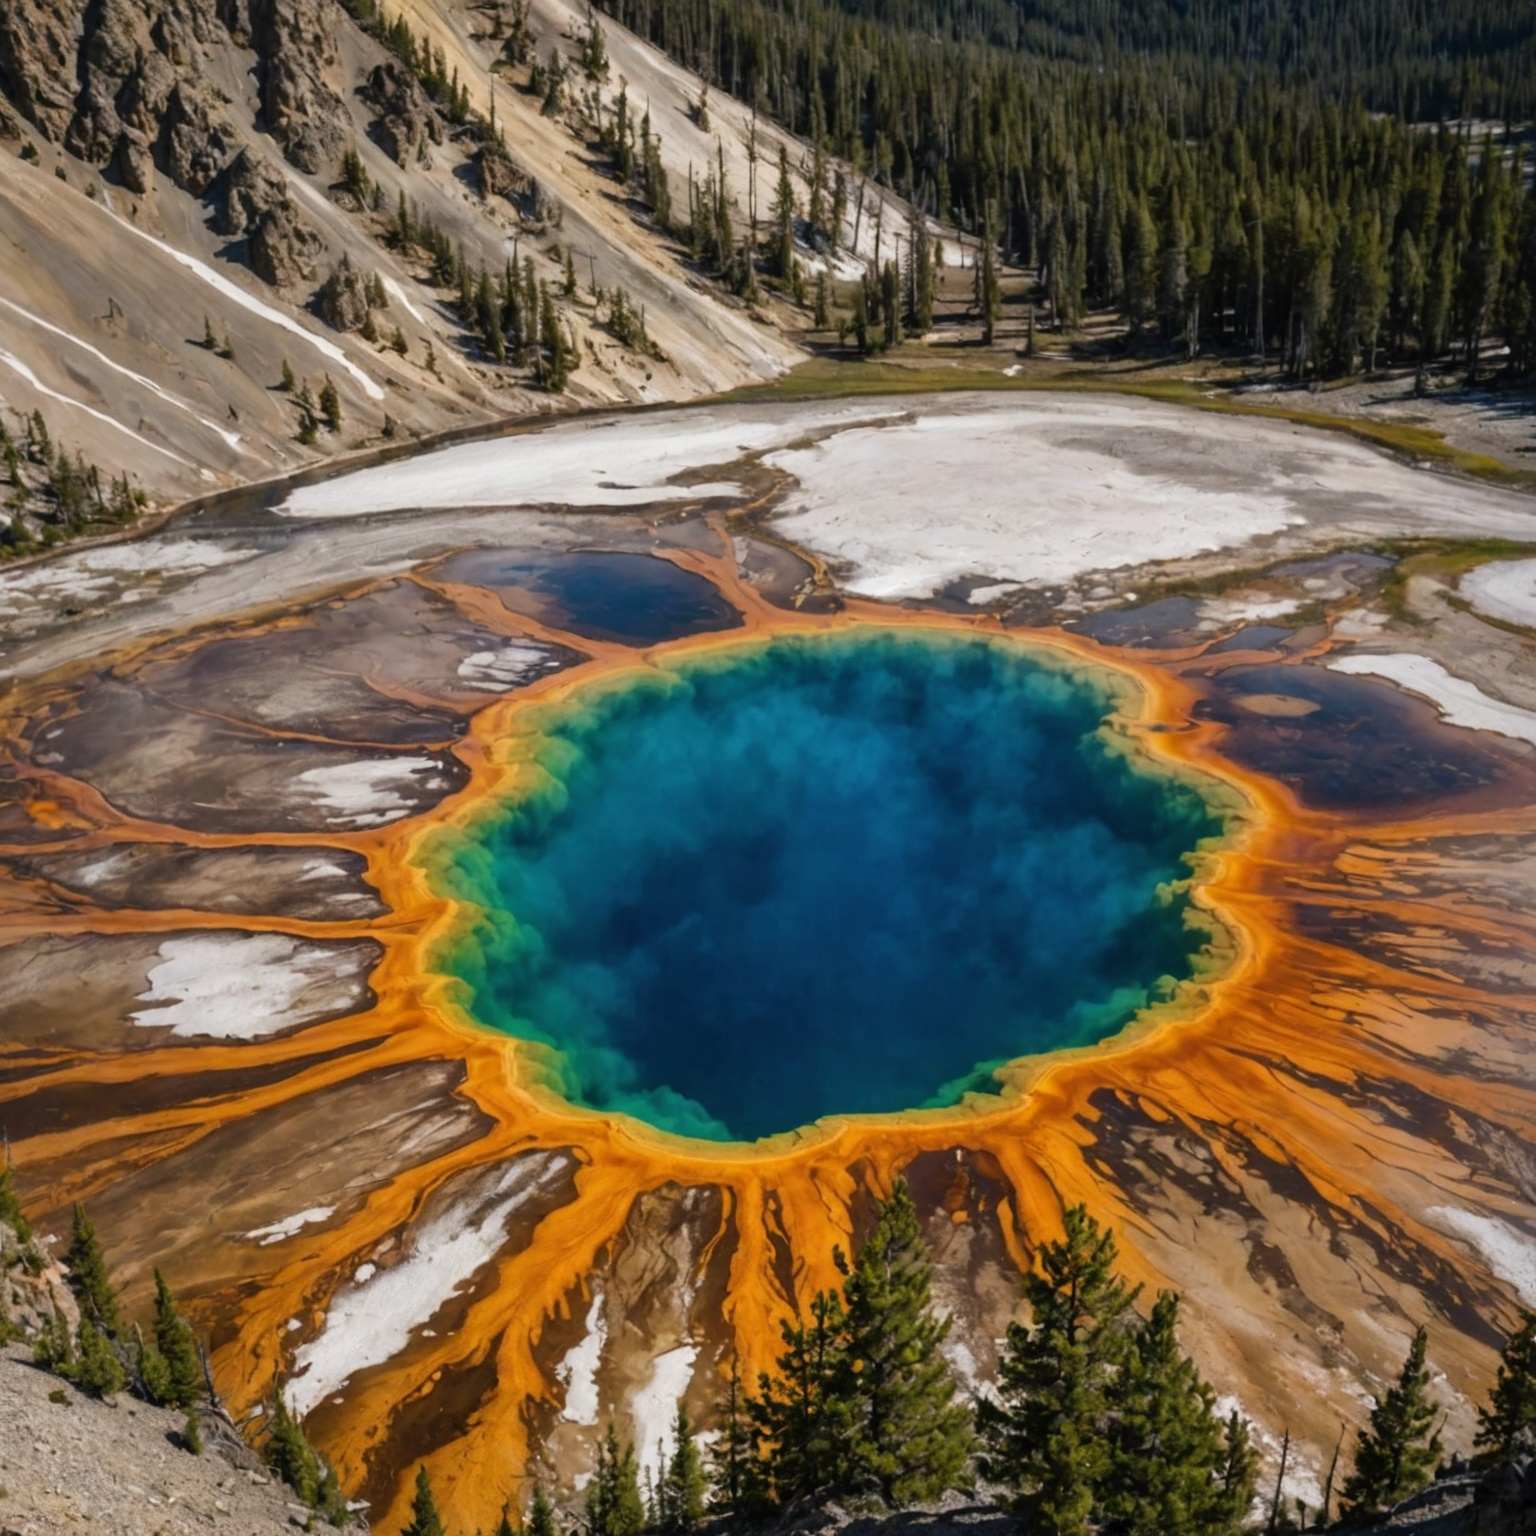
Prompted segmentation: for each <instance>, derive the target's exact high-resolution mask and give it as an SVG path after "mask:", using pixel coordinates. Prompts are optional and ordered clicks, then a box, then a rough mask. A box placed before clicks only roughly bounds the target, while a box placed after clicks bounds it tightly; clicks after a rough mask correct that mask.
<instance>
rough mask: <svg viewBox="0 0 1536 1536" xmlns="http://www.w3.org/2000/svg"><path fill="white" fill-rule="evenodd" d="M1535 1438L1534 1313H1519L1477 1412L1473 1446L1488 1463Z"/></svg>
mask: <svg viewBox="0 0 1536 1536" xmlns="http://www.w3.org/2000/svg"><path fill="white" fill-rule="evenodd" d="M1533 1437H1536V1312H1526V1313H1524V1314H1522V1316H1521V1321H1520V1326H1519V1327H1518V1328H1517V1329H1516V1330H1515V1331H1514V1333H1512V1334H1511V1335H1510V1336H1509V1339H1508V1341H1507V1342H1506V1343H1505V1345H1504V1352H1503V1353H1502V1354H1501V1355H1500V1357H1499V1374H1498V1379H1497V1380H1496V1381H1495V1382H1494V1384H1493V1393H1492V1395H1491V1397H1490V1398H1489V1401H1488V1406H1487V1407H1486V1408H1483V1409H1480V1410H1479V1411H1478V1415H1477V1440H1476V1442H1475V1443H1476V1445H1477V1449H1478V1452H1479V1455H1480V1458H1481V1459H1482V1460H1483V1461H1485V1462H1489V1463H1497V1462H1504V1461H1510V1460H1513V1458H1514V1457H1515V1456H1516V1455H1517V1454H1518V1453H1519V1451H1520V1450H1521V1449H1522V1447H1524V1446H1526V1445H1527V1444H1528V1443H1529V1441H1530V1440H1531V1439H1532V1438H1533Z"/></svg>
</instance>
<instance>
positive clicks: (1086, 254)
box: [605, 0, 1536, 378]
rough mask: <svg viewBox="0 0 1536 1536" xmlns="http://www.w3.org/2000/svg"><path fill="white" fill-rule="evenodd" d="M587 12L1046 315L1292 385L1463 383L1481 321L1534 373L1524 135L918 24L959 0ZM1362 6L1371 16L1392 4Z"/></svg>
mask: <svg viewBox="0 0 1536 1536" xmlns="http://www.w3.org/2000/svg"><path fill="white" fill-rule="evenodd" d="M1384 3H1385V0H1383V4H1384ZM1071 8H1072V7H1071V6H1070V5H1068V4H1066V3H1065V0H1063V4H1062V5H1060V6H1058V9H1071ZM605 9H606V10H608V11H609V13H610V14H612V15H614V16H615V17H617V18H618V19H619V20H620V21H622V22H624V23H625V24H626V25H628V26H631V27H633V28H634V29H635V30H637V31H638V32H639V33H640V34H641V35H642V36H644V37H646V38H647V39H648V40H650V41H651V42H653V43H655V44H657V45H658V46H660V47H661V48H663V49H664V50H665V51H667V52H668V53H670V54H672V55H673V56H674V57H676V58H678V59H679V60H680V61H681V62H683V63H685V64H688V65H690V66H691V67H693V68H695V69H697V70H699V72H700V73H702V74H703V75H704V77H705V79H706V80H713V81H717V82H720V83H721V84H723V85H724V86H725V87H726V88H727V89H729V90H731V91H732V92H733V93H734V94H737V95H740V96H741V97H742V98H743V99H745V100H746V101H748V102H750V103H753V104H754V105H756V106H757V107H758V108H760V109H761V110H762V111H763V112H764V113H766V114H767V115H769V116H771V117H773V118H775V119H777V120H778V121H780V122H781V123H783V124H784V125H785V126H786V127H788V128H790V129H791V130H792V131H793V132H795V133H798V134H800V135H801V136H802V137H804V138H805V139H806V140H807V141H808V142H809V144H810V145H811V146H812V149H811V151H810V154H811V157H812V161H813V164H812V178H813V180H814V179H815V175H816V169H815V167H816V165H817V164H818V163H820V162H822V161H823V160H824V158H825V157H826V156H840V157H842V158H843V159H845V160H846V161H848V162H849V163H850V164H851V165H852V167H853V168H854V181H855V184H856V185H861V184H862V182H863V180H864V179H865V178H868V179H870V180H873V181H874V182H876V183H879V184H881V185H884V186H888V187H890V188H892V189H893V190H894V191H896V192H897V193H899V194H900V195H901V196H903V197H905V198H907V199H909V200H910V201H911V202H912V203H913V204H914V205H915V206H916V207H917V208H918V209H919V210H921V211H922V212H924V213H926V214H929V215H931V216H933V217H935V218H937V219H940V220H942V221H944V222H948V223H953V224H955V225H957V226H958V227H960V228H961V229H963V230H965V231H967V232H969V233H970V234H971V235H973V236H974V237H975V238H976V239H977V241H978V242H979V243H981V244H982V245H984V246H985V247H986V249H987V250H988V251H992V250H994V249H995V251H996V252H997V254H998V255H999V256H1001V258H1002V259H1004V260H1006V261H1009V262H1012V263H1015V264H1017V265H1020V266H1023V267H1026V268H1029V269H1031V270H1033V271H1034V272H1036V273H1037V274H1038V277H1039V285H1040V294H1041V300H1042V303H1043V304H1044V306H1045V310H1046V313H1047V316H1048V318H1049V320H1050V322H1051V323H1052V324H1054V325H1056V326H1058V327H1069V326H1072V325H1075V324H1076V323H1077V322H1078V321H1080V320H1081V319H1082V318H1083V316H1084V315H1085V314H1086V312H1087V311H1088V310H1089V309H1106V308H1109V309H1116V310H1118V311H1119V312H1120V314H1121V315H1122V316H1123V318H1124V319H1125V321H1126V323H1127V325H1128V326H1129V327H1130V329H1131V330H1132V332H1133V333H1136V334H1137V335H1152V334H1156V335H1159V336H1160V337H1161V339H1162V340H1163V341H1164V342H1177V343H1179V344H1181V345H1183V346H1184V347H1186V348H1187V349H1188V350H1189V351H1190V352H1191V353H1193V352H1194V351H1195V350H1196V349H1197V348H1198V347H1200V346H1201V345H1202V344H1215V345H1227V346H1244V347H1246V348H1247V349H1248V350H1249V351H1250V352H1252V353H1255V354H1259V355H1263V356H1265V357H1269V358H1273V359H1278V360H1279V361H1280V362H1281V363H1282V364H1283V366H1284V367H1285V368H1286V369H1287V371H1289V372H1290V373H1291V374H1293V375H1294V376H1296V377H1302V378H1312V377H1330V376H1335V375H1338V374H1342V373H1347V372H1351V371H1354V370H1355V369H1358V368H1361V367H1365V368H1372V367H1374V366H1375V365H1376V364H1377V362H1378V361H1380V360H1383V359H1388V358H1390V359H1391V360H1393V361H1396V362H1403V361H1407V362H1418V363H1422V364H1425V365H1428V364H1431V363H1434V362H1437V361H1439V360H1441V359H1444V358H1446V357H1447V356H1450V355H1452V354H1454V355H1455V356H1457V357H1458V358H1459V359H1461V360H1462V361H1464V362H1465V364H1466V366H1467V369H1468V371H1469V373H1471V374H1472V375H1473V376H1474V377H1476V375H1477V373H1478V369H1479V359H1480V357H1481V355H1482V352H1483V349H1484V345H1485V343H1486V342H1487V340H1488V339H1489V338H1491V337H1493V336H1495V335H1497V336H1499V337H1501V338H1503V339H1504V340H1505V341H1506V342H1507V343H1508V347H1509V358H1508V366H1509V368H1510V369H1511V371H1513V372H1516V373H1521V374H1529V373H1531V372H1533V371H1536V191H1533V190H1532V187H1531V180H1532V178H1531V176H1530V163H1529V155H1528V152H1527V151H1526V149H1525V148H1524V147H1523V146H1522V145H1521V144H1519V143H1514V142H1510V141H1508V140H1507V139H1506V137H1505V136H1504V135H1503V133H1501V132H1487V133H1481V134H1475V135H1473V134H1469V133H1468V132H1466V131H1461V130H1454V129H1444V128H1442V129H1436V128H1433V127H1426V126H1425V125H1424V124H1423V123H1421V122H1418V121H1415V120H1414V118H1413V117H1411V116H1409V115H1407V111H1406V109H1405V112H1404V114H1403V115H1392V114H1391V113H1388V114H1385V115H1383V114H1381V113H1379V112H1376V111H1373V110H1371V108H1370V106H1369V99H1368V98H1363V97H1361V96H1360V95H1358V94H1354V95H1351V94H1349V92H1348V91H1347V90H1346V89H1344V87H1343V86H1342V85H1338V82H1335V84H1336V85H1338V89H1336V90H1334V91H1333V92H1332V93H1323V92H1321V91H1319V90H1313V89H1304V88H1301V87H1299V86H1296V85H1292V84H1287V83H1284V82H1282V81H1280V80H1278V79H1276V78H1274V77H1272V76H1270V75H1266V74H1262V73H1260V74H1258V75H1256V76H1252V77H1250V76H1248V75H1244V74H1241V73H1239V72H1238V71H1236V69H1235V68H1222V69H1205V70H1197V71H1186V70H1183V69H1180V68H1178V67H1175V66H1174V65H1173V64H1170V62H1169V61H1168V60H1167V59H1165V58H1160V57H1157V56H1148V57H1142V58H1135V57H1117V59H1116V60H1115V61H1114V62H1112V63H1110V64H1106V65H1105V66H1104V67H1102V68H1098V69H1092V70H1090V69H1086V68H1083V67H1080V66H1077V65H1073V64H1063V63H1059V62H1056V61H1053V60H1052V59H1050V58H1049V57H1039V56H1035V55H1029V56H1026V55H1024V54H1022V53H1019V52H1015V51H1012V50H1011V49H1009V48H1004V47H999V46H995V45H988V44H984V43H978V42H974V41H957V40H955V39H953V38H952V37H946V36H945V35H944V29H943V28H942V27H939V26H937V25H928V24H926V23H925V24H924V25H923V26H921V27H919V26H918V25H917V22H918V21H919V20H922V19H924V18H927V19H928V20H929V21H934V22H936V21H937V18H938V17H939V16H940V15H941V14H955V12H954V10H953V8H951V7H947V6H946V7H935V6H934V5H933V3H932V0H911V4H910V5H908V6H907V7H906V8H904V10H902V11H899V12H898V13H897V19H896V20H894V21H893V20H878V21H877V20H871V19H868V18H867V17H865V16H864V15H863V14H862V13H860V14H846V12H847V11H849V10H851V9H857V8H856V7H850V6H845V7H835V6H832V5H827V4H818V3H817V0H799V3H797V4H795V5H794V6H793V7H790V6H785V5H780V4H778V3H775V0H746V3H741V0H605ZM1010 9H1012V8H1011V7H1010ZM1080 9H1083V10H1084V11H1085V13H1086V11H1087V8H1086V7H1080ZM1196 9H1197V10H1198V11H1199V12H1200V13H1201V14H1202V15H1203V16H1204V17H1206V19H1207V20H1206V23H1202V25H1205V24H1214V23H1212V22H1211V20H1210V19H1211V16H1212V11H1211V7H1210V6H1209V5H1202V6H1199V7H1196ZM1229 9H1230V10H1232V11H1233V12H1234V13H1235V12H1237V11H1244V12H1245V13H1246V12H1247V11H1249V10H1251V8H1249V7H1233V8H1229ZM1439 9H1444V8H1439ZM880 10H881V15H882V16H884V14H885V8H884V7H881V8H880ZM1449 10H1450V12H1452V13H1457V7H1454V6H1453V7H1450V8H1449ZM930 11H931V12H932V16H930ZM962 14H970V12H969V11H965V12H962ZM1372 14H1373V16H1374V18H1375V19H1374V20H1373V22H1372V23H1371V27H1372V31H1373V33H1374V32H1375V31H1379V30H1381V28H1382V27H1383V26H1384V25H1385V23H1384V21H1383V17H1385V16H1386V14H1387V13H1386V11H1385V10H1382V9H1381V8H1380V7H1379V6H1375V7H1372ZM1459 14H1460V16H1461V22H1460V23H1459V24H1461V25H1462V26H1463V30H1464V31H1465V30H1467V29H1469V28H1470V27H1471V23H1470V21H1469V20H1468V18H1467V15H1466V13H1465V11H1464V10H1462V11H1460V12H1459ZM902 15H905V16H907V17H908V19H909V22H910V25H903V24H902V22H901V20H900V17H901V16H902ZM1522 16H1523V17H1524V19H1523V20H1521V19H1519V18H1517V17H1516V16H1515V14H1514V13H1513V12H1511V14H1510V17H1509V18H1508V25H1507V27H1506V28H1505V32H1504V33H1503V34H1501V33H1500V32H1499V29H1498V24H1497V23H1496V22H1494V21H1492V20H1490V21H1489V22H1488V24H1487V27H1486V28H1485V29H1484V30H1482V31H1480V32H1479V33H1478V35H1479V36H1480V37H1481V38H1482V39H1483V41H1484V44H1485V45H1486V46H1487V47H1488V48H1489V49H1490V50H1491V51H1493V52H1497V51H1498V49H1497V48H1496V47H1495V44H1494V42H1493V41H1492V40H1493V39H1496V38H1498V37H1499V36H1508V37H1511V38H1520V39H1523V40H1524V41H1523V42H1522V44H1521V46H1524V47H1528V48H1529V47H1532V46H1536V45H1533V44H1532V42H1531V38H1532V36H1533V35H1536V20H1533V19H1531V18H1530V16H1529V15H1526V14H1525V13H1522ZM950 30H953V29H952V28H951V29H950ZM1341 35H1346V36H1347V35H1350V29H1349V28H1347V27H1346V28H1344V29H1343V31H1342V34H1341ZM1415 36H1416V34H1404V36H1403V37H1402V38H1399V39H1397V40H1396V41H1394V42H1393V43H1392V48H1393V50H1394V52H1393V53H1392V55H1391V56H1392V57H1398V56H1400V55H1401V54H1402V52H1403V50H1404V49H1411V48H1413V47H1414V46H1415V43H1414V37H1415ZM1529 79H1530V81H1531V82H1533V85H1536V74H1531V75H1530V76H1529ZM852 190H853V189H852V188H848V189H845V194H844V198H843V199H842V207H843V208H846V207H847V205H848V200H849V197H850V195H851V193H852ZM690 201H692V200H690ZM708 201H709V199H708V198H707V197H706V199H705V202H706V205H707V204H708ZM816 202H817V199H816V198H815V196H814V195H813V197H812V199H811V204H812V206H809V207H807V208H805V209H803V210H799V211H798V212H799V213H801V214H803V215H804V217H805V220H806V222H807V223H808V224H809V226H810V236H811V239H812V241H813V243H816V244H823V245H826V246H829V247H830V248H831V249H834V250H835V249H836V246H837V242H838V240H839V238H840V230H841V223H842V221H841V218H840V217H839V215H840V213H841V211H842V209H841V208H838V207H837V206H836V200H834V199H831V198H829V199H828V200H827V201H826V202H825V203H824V204H823V205H822V206H821V207H819V208H818V207H817V206H815V204H816ZM713 254H714V257H715V262H716V265H717V266H721V267H723V266H724V265H725V260H724V255H725V253H724V252H723V251H721V250H718V249H717V250H716V251H715V252H714V253H713ZM885 256H886V253H877V257H876V261H875V271H874V274H873V276H874V279H875V281H876V282H879V281H883V272H882V269H883V266H884V264H885ZM889 256H890V258H891V260H892V261H893V262H896V263H897V264H898V265H899V264H900V263H902V262H903V261H908V260H910V259H911V258H910V255H909V254H908V253H905V252H901V251H898V250H895V249H891V250H890V251H889ZM770 264H771V253H770ZM980 264H981V263H980V261H978V262H977V265H978V267H979V266H980ZM903 281H904V279H903V278H902V277H901V275H900V274H898V277H897V282H898V284H901V283H902V282H903ZM865 302H866V305H867V304H868V299H867V298H866V301H865ZM984 314H985V315H986V316H987V317H988V318H990V311H984Z"/></svg>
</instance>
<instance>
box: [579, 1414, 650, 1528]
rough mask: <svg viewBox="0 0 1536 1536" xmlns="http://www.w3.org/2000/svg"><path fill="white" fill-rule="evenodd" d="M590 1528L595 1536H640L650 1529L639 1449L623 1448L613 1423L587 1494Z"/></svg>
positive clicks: (625, 1446) (600, 1447)
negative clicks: (639, 1461) (643, 1496)
mask: <svg viewBox="0 0 1536 1536" xmlns="http://www.w3.org/2000/svg"><path fill="white" fill-rule="evenodd" d="M587 1524H588V1527H589V1529H590V1532H591V1536H638V1533H639V1532H640V1531H643V1530H644V1529H645V1526H646V1513H645V1501H644V1499H642V1498H641V1496H640V1467H639V1463H638V1462H637V1461H636V1460H635V1448H634V1446H633V1445H631V1444H629V1443H628V1442H627V1441H626V1442H625V1443H624V1444H623V1445H620V1444H619V1436H618V1432H617V1431H616V1430H615V1429H614V1427H613V1424H612V1422H611V1421H610V1423H609V1425H608V1431H607V1433H606V1434H605V1435H604V1436H603V1441H602V1444H601V1445H600V1446H599V1447H598V1453H597V1469H596V1471H595V1472H594V1473H593V1476H592V1484H591V1490H590V1492H589V1493H588V1494H587Z"/></svg>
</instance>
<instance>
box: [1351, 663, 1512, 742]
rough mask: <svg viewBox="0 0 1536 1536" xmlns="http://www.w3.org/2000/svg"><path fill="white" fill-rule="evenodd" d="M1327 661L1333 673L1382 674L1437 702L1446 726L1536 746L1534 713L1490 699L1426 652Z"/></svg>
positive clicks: (1431, 701)
mask: <svg viewBox="0 0 1536 1536" xmlns="http://www.w3.org/2000/svg"><path fill="white" fill-rule="evenodd" d="M1328 665H1329V666H1330V667H1331V668H1333V670H1334V671H1335V672H1349V673H1352V674H1353V675H1354V676H1357V677H1359V676H1366V677H1385V678H1387V679H1389V680H1390V681H1392V682H1394V683H1396V684H1397V685H1398V687H1400V688H1406V689H1408V691H1409V692H1410V693H1417V694H1421V695H1422V696H1423V697H1424V698H1426V699H1428V700H1429V701H1430V703H1431V704H1433V705H1434V706H1435V708H1436V709H1437V710H1438V711H1439V713H1440V718H1441V719H1442V720H1444V721H1445V722H1446V724H1447V725H1460V726H1465V727H1466V729H1467V730H1469V731H1491V732H1493V733H1494V734H1495V735H1497V736H1509V737H1512V738H1513V739H1514V740H1515V741H1528V742H1530V743H1531V744H1532V745H1533V746H1536V714H1533V713H1532V712H1531V711H1530V710H1528V709H1520V708H1519V707H1518V706H1516V705H1514V704H1506V703H1505V702H1504V701H1503V700H1502V699H1494V698H1490V697H1489V696H1488V695H1487V694H1486V693H1484V692H1483V690H1482V689H1481V688H1479V687H1478V686H1477V684H1476V683H1469V682H1468V681H1467V680H1466V679H1465V678H1462V677H1457V676H1456V675H1455V673H1453V672H1447V671H1446V670H1445V668H1444V667H1442V666H1441V665H1440V663H1439V662H1438V661H1433V660H1431V659H1430V658H1429V657H1428V656H1414V655H1412V654H1409V653H1407V652H1401V653H1393V654H1390V655H1384V656H1378V655H1375V654H1365V653H1362V654H1356V655H1353V656H1340V657H1339V658H1338V659H1337V660H1334V661H1330V662H1329V663H1328Z"/></svg>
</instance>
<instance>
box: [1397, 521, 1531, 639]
mask: <svg viewBox="0 0 1536 1536" xmlns="http://www.w3.org/2000/svg"><path fill="white" fill-rule="evenodd" d="M1372 548H1373V550H1374V552H1375V553H1378V554H1382V555H1387V556H1390V557H1391V558H1392V559H1393V560H1394V561H1395V562H1396V563H1395V564H1394V565H1393V567H1392V569H1391V570H1390V571H1389V572H1388V573H1387V579H1386V582H1385V584H1384V585H1383V586H1382V589H1381V601H1382V603H1383V604H1384V605H1385V607H1386V610H1387V612H1388V614H1389V615H1390V616H1391V617H1392V618H1393V619H1394V620H1395V621H1397V622H1398V623H1402V624H1416V623H1419V622H1420V621H1419V619H1418V618H1417V617H1416V616H1415V615H1414V613H1413V611H1412V610H1411V609H1410V608H1409V606H1408V583H1409V581H1410V580H1411V579H1412V578H1413V577H1415V576H1433V577H1436V578H1437V579H1439V580H1441V581H1445V582H1447V583H1453V582H1455V581H1456V580H1457V578H1459V577H1461V576H1464V575H1465V574H1466V573H1467V572H1468V571H1470V570H1472V569H1474V567H1476V566H1479V565H1487V564H1488V562H1489V561H1490V560H1529V559H1530V558H1531V555H1532V549H1531V546H1530V545H1529V544H1521V543H1518V542H1517V541H1516V540H1514V539H1388V540H1385V541H1384V542H1382V543H1380V544H1376V545H1373V546H1372ZM1453 602H1460V600H1458V599H1453ZM1461 607H1462V608H1463V610H1464V611H1467V612H1470V611H1472V609H1471V605H1470V604H1466V603H1461ZM1477 617H1478V618H1479V619H1480V620H1483V621H1484V622H1485V623H1489V624H1492V625H1494V626H1495V627H1496V628H1507V629H1510V630H1512V631H1513V632H1514V633H1515V634H1525V633H1527V631H1524V630H1522V629H1521V628H1520V627H1519V626H1518V625H1506V624H1501V623H1500V621H1499V620H1497V619H1491V618H1489V617H1488V616H1487V615H1486V614H1482V613H1479V614H1478V615H1477Z"/></svg>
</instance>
